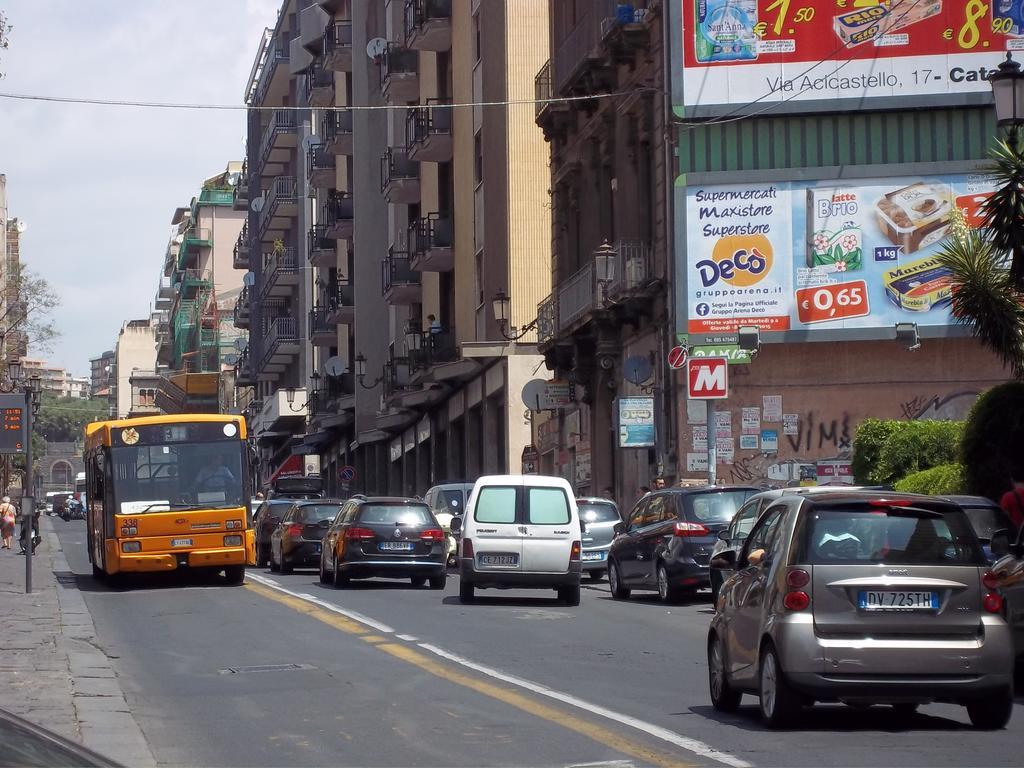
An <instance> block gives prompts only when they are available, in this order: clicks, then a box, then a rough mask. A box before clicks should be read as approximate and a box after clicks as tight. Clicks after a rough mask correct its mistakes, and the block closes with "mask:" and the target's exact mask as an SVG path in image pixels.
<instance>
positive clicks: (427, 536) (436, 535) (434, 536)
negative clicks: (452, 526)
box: [420, 528, 444, 541]
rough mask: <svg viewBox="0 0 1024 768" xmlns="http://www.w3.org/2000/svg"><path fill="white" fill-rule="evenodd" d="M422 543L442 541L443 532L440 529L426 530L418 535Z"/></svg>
mask: <svg viewBox="0 0 1024 768" xmlns="http://www.w3.org/2000/svg"><path fill="white" fill-rule="evenodd" d="M420 539H422V540H423V541H444V531H442V530H441V529H440V528H428V529H427V530H425V531H423V533H421V534H420Z"/></svg>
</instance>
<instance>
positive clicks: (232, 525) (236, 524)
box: [225, 520, 242, 531]
mask: <svg viewBox="0 0 1024 768" xmlns="http://www.w3.org/2000/svg"><path fill="white" fill-rule="evenodd" d="M225 527H226V528H227V529H228V530H229V531H232V530H239V529H240V528H241V527H242V521H241V520H228V522H227V525H226V526H225Z"/></svg>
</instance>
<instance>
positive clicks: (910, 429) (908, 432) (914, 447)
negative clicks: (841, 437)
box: [853, 419, 964, 485]
mask: <svg viewBox="0 0 1024 768" xmlns="http://www.w3.org/2000/svg"><path fill="white" fill-rule="evenodd" d="M963 428H964V425H963V422H959V421H930V420H928V421H881V420H879V419H868V420H867V421H865V422H864V423H863V424H861V426H860V427H859V428H858V430H857V436H856V437H855V438H854V441H853V473H854V478H855V479H856V481H857V482H858V483H861V484H865V485H893V484H895V483H897V482H899V481H900V480H902V479H903V478H905V477H907V476H908V475H912V474H914V473H915V472H920V471H922V470H925V469H931V468H932V467H937V466H939V465H942V464H951V463H953V462H955V461H957V459H958V457H959V454H960V438H961V435H962V434H963Z"/></svg>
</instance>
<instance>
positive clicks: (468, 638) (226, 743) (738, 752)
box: [0, 519, 1024, 768]
mask: <svg viewBox="0 0 1024 768" xmlns="http://www.w3.org/2000/svg"><path fill="white" fill-rule="evenodd" d="M49 522H50V524H52V525H53V526H54V527H55V528H56V529H57V530H58V533H59V535H60V541H61V543H62V544H63V548H64V550H65V552H64V554H65V555H66V557H67V563H68V564H70V571H71V572H73V574H74V576H73V577H72V576H71V575H70V574H68V573H65V571H67V570H68V566H66V565H63V563H62V562H59V558H57V557H56V556H55V557H54V559H53V562H52V564H50V565H47V566H44V558H43V557H41V558H40V560H39V561H37V566H38V568H37V572H42V571H44V570H47V569H51V571H56V576H52V577H51V578H52V580H53V582H54V586H53V589H52V592H53V594H54V598H52V599H51V602H49V603H46V604H43V603H42V602H41V601H43V596H44V595H45V593H44V592H40V596H39V597H37V598H36V601H38V602H40V603H41V604H40V609H39V613H38V614H36V615H37V616H41V615H43V614H47V613H49V614H50V615H51V616H52V611H53V610H54V609H55V608H56V607H57V605H58V604H59V607H60V609H61V611H62V612H63V611H64V610H65V605H67V606H68V610H69V615H71V612H73V606H72V605H71V603H70V602H69V601H68V600H66V599H62V598H61V597H59V596H58V593H59V594H60V595H63V593H70V594H74V595H75V596H76V597H77V599H78V600H79V601H81V603H82V604H83V605H84V607H86V608H87V609H88V611H87V612H85V611H84V610H83V609H80V610H79V611H78V612H77V616H78V621H79V624H78V626H82V625H84V624H85V623H86V621H88V625H89V627H90V629H92V627H94V635H95V636H94V637H93V638H91V646H90V647H92V648H93V649H94V651H95V652H96V654H97V657H96V658H95V659H94V661H95V662H96V663H97V664H99V663H100V659H101V658H102V659H103V660H105V661H106V663H108V664H109V668H110V669H111V670H112V672H113V674H114V678H113V680H114V681H115V682H116V684H117V686H118V688H119V689H120V690H122V691H123V700H124V702H125V703H126V705H127V706H126V707H125V708H124V711H120V712H119V713H118V714H119V715H121V716H125V717H128V718H130V719H131V720H132V722H134V723H137V726H138V728H140V729H141V733H142V735H143V736H144V742H143V744H144V745H145V746H146V748H147V749H148V750H151V753H152V756H151V758H150V759H153V758H155V760H156V762H157V763H159V764H161V765H231V766H235V765H237V766H248V765H253V766H257V765H259V766H262V765H296V766H305V765H310V766H312V765H373V766H435V765H467V766H469V765H496V766H505V765H509V766H511V765H544V766H570V765H576V766H579V765H598V764H600V765H686V764H690V765H730V766H735V767H736V768H742V766H744V765H757V766H775V765H778V766H820V765H829V766H845V765H850V766H876V765H901V766H907V767H908V768H909V767H910V766H930V767H931V766H952V765H986V766H987V765H1006V766H1011V765H1014V766H1015V765H1020V764H1021V761H1022V751H1024V747H1022V745H1021V742H1020V739H1019V733H1020V727H1021V724H1024V707H1022V704H1024V699H1021V700H1018V706H1017V711H1016V713H1015V718H1014V720H1013V721H1011V724H1010V727H1009V728H1007V729H1006V730H1004V731H998V732H983V731H976V730H973V729H972V728H971V727H970V725H969V723H968V720H967V717H966V712H965V711H964V710H963V709H962V708H960V707H955V706H950V705H930V706H926V707H922V708H921V709H920V711H919V712H918V713H917V714H915V715H910V716H907V717H897V716H896V715H894V714H893V711H892V710H891V709H890V708H888V707H872V708H870V709H867V710H855V709H852V708H849V707H846V706H842V705H818V706H816V707H814V708H813V709H811V710H807V712H806V714H805V716H804V719H803V721H802V722H801V724H800V726H799V727H798V728H797V729H796V730H794V731H789V732H770V731H767V730H765V729H764V728H763V727H762V726H761V724H760V722H759V720H758V718H757V715H756V706H755V705H756V701H755V700H754V699H753V698H750V697H747V698H746V699H745V700H744V704H745V706H744V707H742V708H741V710H740V712H739V713H737V714H736V715H722V714H719V713H717V712H715V711H714V710H713V709H712V707H711V704H710V701H709V699H708V694H707V667H706V661H705V641H706V632H707V625H708V622H709V620H710V616H711V610H712V609H711V605H710V600H709V597H707V596H704V595H699V596H698V599H697V600H695V601H694V602H692V603H688V604H682V605H663V604H661V603H659V602H658V601H657V600H656V598H655V597H654V596H653V595H652V596H650V597H647V596H643V595H640V596H638V597H635V598H634V599H633V600H630V601H628V602H619V601H614V600H612V599H611V597H610V595H609V594H608V587H607V584H606V583H604V582H599V583H595V584H585V588H584V590H583V600H582V602H581V604H580V606H579V607H575V608H566V607H563V606H561V605H560V604H558V603H556V602H555V601H554V600H553V599H552V598H553V593H552V595H551V597H550V598H549V597H548V595H547V593H539V592H538V593H533V592H514V591H509V592H494V591H486V592H483V593H480V594H481V598H480V599H479V601H478V602H477V603H476V604H474V605H468V606H464V605H462V604H460V602H459V600H458V597H457V591H458V576H457V574H452V575H451V576H450V577H449V582H448V586H447V588H446V589H445V590H444V591H443V592H440V591H432V590H430V589H428V588H422V589H415V588H412V587H411V585H409V584H408V583H400V582H386V581H382V580H375V581H371V582H362V583H357V584H356V585H355V586H354V587H353V588H351V589H345V590H335V589H333V588H332V587H329V586H325V585H321V584H320V583H319V582H318V579H317V576H316V573H315V572H313V571H298V572H296V573H294V574H289V575H285V576H282V575H279V574H271V573H269V572H267V571H263V570H257V569H251V570H250V571H249V574H248V577H247V583H246V585H245V586H243V587H229V586H227V585H226V584H224V583H223V582H221V581H219V580H209V579H207V580H200V579H196V578H191V579H183V578H181V577H171V578H167V577H165V576H161V577H155V576H154V577H147V578H143V579H137V580H135V581H134V583H133V584H132V585H131V586H130V588H127V589H118V590H111V589H109V588H107V587H106V586H105V585H101V584H98V583H96V582H94V581H93V579H92V577H91V575H90V569H89V566H88V561H87V558H86V553H85V548H84V538H85V530H84V523H82V522H80V521H75V522H71V523H64V522H63V521H60V520H58V519H52V520H50V521H49ZM47 543H49V539H48V540H47V542H44V545H45V544H47ZM56 554H59V553H55V555H56ZM7 561H16V562H17V563H19V564H21V567H22V569H23V568H24V565H23V561H22V560H21V558H20V557H17V556H9V555H8V553H6V552H4V553H3V557H2V558H0V579H5V580H7V581H10V580H11V579H13V576H12V572H11V571H10V569H9V567H8V564H7ZM37 580H38V576H37ZM15 586H18V587H20V586H21V582H20V581H17V582H16V583H15ZM634 594H635V595H636V594H637V593H634ZM14 597H15V596H14V595H13V594H9V593H8V592H7V591H4V592H3V593H2V596H0V599H2V600H3V601H5V602H4V603H3V604H2V605H0V607H6V606H8V605H10V606H11V607H9V608H8V612H9V613H10V612H11V611H13V610H15V604H14V603H11V602H10V601H11V600H13V599H14ZM22 610H23V612H24V608H22ZM90 617H91V618H90ZM35 623H36V624H39V625H40V627H41V628H40V630H39V631H40V632H42V631H43V629H42V627H43V626H48V625H46V623H45V622H42V621H39V622H35ZM28 624H29V625H32V624H33V622H32V620H31V619H29V620H28ZM22 626H23V629H24V625H22ZM72 626H73V625H72ZM46 631H51V632H54V631H59V626H58V628H57V630H54V629H52V628H51V629H48V630H46ZM6 637H13V635H8V636H6ZM6 637H5V636H4V635H0V639H6ZM86 645H89V644H88V643H86ZM37 656H38V654H37ZM40 658H41V657H40ZM69 659H70V656H69ZM37 663H38V662H37ZM68 668H69V669H70V670H71V674H70V681H69V683H70V686H71V687H72V689H74V687H75V686H76V685H77V683H76V674H75V670H74V669H72V668H71V667H70V662H69V667H68ZM42 671H47V670H45V669H43V670H42ZM3 674H4V676H5V677H6V676H8V675H10V674H11V673H10V672H9V671H7V670H6V668H5V669H4V671H3ZM65 674H66V673H65ZM0 681H3V682H7V680H5V679H4V678H0ZM58 682H59V681H58ZM52 687H53V689H54V692H53V693H52V694H49V696H50V699H51V700H52V710H51V709H46V708H45V707H39V708H37V709H36V710H35V714H37V715H38V717H37V718H36V719H37V721H40V722H42V724H44V725H46V724H51V725H53V727H56V724H57V723H59V722H63V721H64V720H65V719H66V714H62V712H63V711H62V710H60V709H59V707H60V706H64V704H63V702H64V701H65V698H67V697H65V698H61V696H60V695H58V692H57V691H56V686H52ZM72 692H74V691H72ZM109 693H111V694H112V693H113V690H112V689H111V691H109ZM78 698H81V697H78ZM71 701H72V703H74V698H71ZM46 706H49V705H46ZM26 711H27V710H26ZM80 721H81V715H78V719H77V720H75V721H74V722H80ZM79 727H80V726H79ZM58 730H59V729H58ZM65 732H66V733H68V734H69V735H72V736H73V737H75V736H76V734H75V732H74V729H70V730H65ZM85 733H86V732H85V731H84V730H81V731H80V732H79V734H78V736H77V737H78V738H80V740H83V741H85V743H86V744H87V745H89V746H91V747H93V748H97V749H99V750H100V751H104V752H106V753H107V754H112V753H111V751H110V749H104V748H103V746H102V745H99V744H98V743H97V741H96V740H93V741H92V742H91V743H90V741H89V740H88V739H86V738H85ZM143 758H145V755H143ZM119 759H121V760H122V761H123V762H125V763H126V764H131V765H134V764H141V763H142V762H143V761H144V760H129V759H127V758H124V757H121V758H119Z"/></svg>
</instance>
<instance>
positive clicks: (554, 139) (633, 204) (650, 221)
mask: <svg viewBox="0 0 1024 768" xmlns="http://www.w3.org/2000/svg"><path fill="white" fill-rule="evenodd" d="M550 9H551V12H550V20H551V26H550V45H551V48H550V50H551V56H550V59H549V60H548V61H547V62H546V63H544V65H543V67H541V68H539V71H538V73H537V75H536V91H535V93H536V98H537V105H536V121H537V124H538V125H539V126H540V127H541V128H542V129H543V132H544V136H545V138H546V139H547V140H548V141H549V143H550V156H551V171H550V190H551V192H550V194H551V209H552V219H553V221H552V225H553V226H552V260H551V264H550V266H551V271H552V281H553V290H552V292H551V295H550V296H548V297H547V298H545V299H544V300H543V301H542V302H541V305H540V308H539V310H538V318H539V328H540V332H539V336H540V338H539V340H538V341H539V345H540V349H541V351H542V352H543V354H544V357H545V360H546V362H547V365H548V368H550V369H551V370H552V371H553V372H554V376H555V378H556V379H557V380H560V381H564V382H567V383H569V384H572V385H575V387H574V390H575V392H576V402H574V403H571V404H569V405H568V407H565V408H561V409H559V410H556V411H552V412H549V414H548V415H546V416H544V417H541V418H538V419H537V433H538V434H537V443H538V445H537V448H538V450H539V451H540V454H541V455H540V459H541V464H540V467H541V470H542V471H544V472H548V473H555V474H562V475H564V476H565V477H567V478H568V479H569V480H570V481H571V482H574V483H575V484H576V487H577V490H578V491H579V492H580V493H581V494H586V493H592V494H595V495H596V494H597V493H599V492H601V491H602V490H603V489H604V488H606V487H613V488H616V489H617V492H618V496H619V500H620V502H631V501H632V500H633V498H634V497H635V493H636V489H637V488H639V487H640V486H641V485H649V484H650V483H649V480H650V478H651V476H652V475H657V474H660V473H661V472H662V471H663V469H664V465H665V463H666V462H667V460H668V456H669V454H670V453H671V452H672V451H673V439H672V434H673V432H672V425H673V423H674V416H673V411H672V403H673V397H672V382H671V380H670V379H668V378H667V377H666V375H665V366H664V365H662V364H661V362H662V361H663V360H665V356H666V353H667V351H668V349H669V348H670V347H671V346H672V345H674V343H675V342H674V340H673V339H672V338H671V337H670V333H671V331H672V327H671V326H672V324H671V313H672V304H671V301H670V298H669V297H670V288H669V286H670V285H671V282H672V279H673V275H674V262H673V258H672V248H671V229H670V227H669V224H670V221H669V219H668V216H667V213H668V210H667V207H666V206H667V203H668V201H669V190H671V188H672V184H671V181H672V178H673V173H672V168H671V162H670V160H671V157H672V155H671V151H670V150H669V148H668V144H667V137H668V136H669V135H670V134H669V132H668V131H669V128H668V126H667V125H666V100H665V96H664V92H665V87H666V77H665V64H664V53H665V46H664V39H663V36H664V35H665V33H666V24H665V19H664V10H665V9H664V4H663V3H662V2H660V1H659V0H649V1H648V2H643V1H641V2H634V3H619V2H615V0H586V2H579V1H578V0H577V1H576V2H560V1H559V0H551V2H550ZM588 94H596V98H594V99H593V100H580V101H564V100H561V99H564V98H566V97H578V96H582V95H588ZM622 409H626V410H627V411H628V413H629V416H628V418H629V419H632V420H635V421H645V420H646V421H649V422H650V424H649V425H648V426H653V427H654V429H646V430H642V431H638V432H637V434H635V435H634V433H633V432H632V431H631V430H626V432H627V433H628V434H626V435H623V433H622V430H621V427H622V426H624V424H623V423H620V411H621V410H622Z"/></svg>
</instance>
